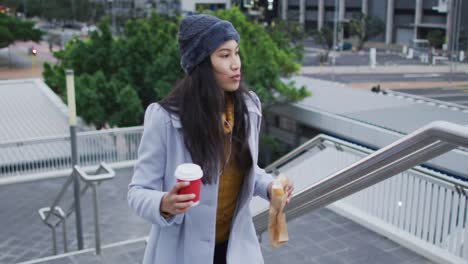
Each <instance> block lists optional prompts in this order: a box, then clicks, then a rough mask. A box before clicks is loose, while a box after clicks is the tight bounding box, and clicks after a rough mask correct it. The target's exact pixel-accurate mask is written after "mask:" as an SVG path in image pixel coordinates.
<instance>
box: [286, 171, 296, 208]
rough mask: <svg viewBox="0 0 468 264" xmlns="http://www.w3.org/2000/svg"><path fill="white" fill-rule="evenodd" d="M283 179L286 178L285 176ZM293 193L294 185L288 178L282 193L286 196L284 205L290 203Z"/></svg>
mask: <svg viewBox="0 0 468 264" xmlns="http://www.w3.org/2000/svg"><path fill="white" fill-rule="evenodd" d="M285 177H286V178H288V177H287V176H285ZM293 191H294V184H293V182H292V181H291V179H289V178H288V185H287V186H286V187H285V188H284V192H285V195H286V204H288V203H289V202H290V201H291V198H292V193H293Z"/></svg>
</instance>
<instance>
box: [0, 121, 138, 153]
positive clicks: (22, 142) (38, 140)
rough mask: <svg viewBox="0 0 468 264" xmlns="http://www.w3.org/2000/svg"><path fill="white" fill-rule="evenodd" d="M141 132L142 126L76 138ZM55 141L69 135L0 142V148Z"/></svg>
mask: <svg viewBox="0 0 468 264" xmlns="http://www.w3.org/2000/svg"><path fill="white" fill-rule="evenodd" d="M141 130H143V126H135V127H124V128H112V129H103V130H95V131H83V132H78V133H77V136H78V137H83V136H94V135H108V134H111V135H112V134H116V135H117V134H122V133H126V132H132V131H141ZM57 140H63V141H68V140H70V135H66V134H63V135H57V136H47V137H37V138H27V139H21V140H13V141H3V142H0V148H4V147H17V146H24V145H33V144H41V143H49V142H56V141H57Z"/></svg>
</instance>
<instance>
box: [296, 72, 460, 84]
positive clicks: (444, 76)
mask: <svg viewBox="0 0 468 264" xmlns="http://www.w3.org/2000/svg"><path fill="white" fill-rule="evenodd" d="M304 76H307V77H313V78H317V79H321V80H327V81H332V80H333V79H334V80H335V81H337V82H342V83H365V82H449V81H458V82H461V81H468V73H454V74H450V73H411V74H406V73H398V74H378V73H367V74H343V73H339V74H335V77H333V75H331V74H317V75H315V74H304Z"/></svg>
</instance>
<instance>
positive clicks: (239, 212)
mask: <svg viewBox="0 0 468 264" xmlns="http://www.w3.org/2000/svg"><path fill="white" fill-rule="evenodd" d="M251 95H252V98H249V97H246V99H245V100H246V105H247V108H248V113H249V119H250V136H249V146H250V150H251V152H252V157H253V164H254V168H253V169H252V170H251V171H250V172H249V173H250V174H249V176H247V178H246V179H249V180H248V181H244V184H243V187H242V190H241V194H240V195H239V199H238V204H237V208H236V210H235V214H234V217H233V221H232V225H231V233H230V238H229V245H228V249H227V263H229V264H237V263H239V264H240V263H255V264H261V263H264V262H263V257H262V254H261V251H260V246H259V242H258V240H257V237H256V234H255V229H254V225H253V222H252V215H251V212H250V209H249V204H250V201H251V199H252V197H253V196H254V195H255V196H257V195H258V196H261V197H262V198H264V199H268V197H267V186H268V184H269V183H270V182H271V181H272V180H273V178H272V176H271V175H269V174H267V173H265V171H264V170H263V169H260V168H259V167H258V166H257V165H256V164H257V157H258V143H259V131H260V124H261V117H262V115H261V105H260V101H259V99H258V97H257V96H256V95H255V94H254V93H252V92H251ZM181 128H182V126H181V123H180V120H179V118H178V116H176V115H173V114H170V113H169V112H167V111H166V110H165V109H163V108H162V107H161V106H160V105H159V104H157V103H154V104H151V105H150V106H149V107H148V108H147V110H146V113H145V120H144V131H143V136H142V139H141V143H140V148H139V150H138V161H137V163H136V165H135V171H134V175H133V179H132V181H131V183H130V185H129V191H128V203H129V206H130V207H131V208H132V209H133V210H134V211H135V212H136V213H137V214H138V215H139V216H140V217H142V218H144V219H146V220H147V221H149V222H150V223H151V224H152V228H151V232H150V235H149V241H148V244H147V246H146V250H145V255H144V259H143V263H144V264H188V263H190V264H210V263H213V255H214V247H215V225H216V207H217V191H218V184H217V183H216V184H210V185H202V188H201V193H200V203H199V204H198V205H197V206H195V207H193V208H191V209H189V210H188V211H187V212H186V213H185V214H180V215H176V216H174V217H171V218H168V219H165V218H163V217H162V216H161V215H160V211H159V206H160V204H161V198H162V197H163V195H164V194H165V193H166V192H168V191H169V190H170V189H171V188H172V187H173V185H174V184H175V181H176V180H175V177H174V171H175V169H176V167H177V165H179V164H181V163H187V162H191V161H192V160H191V156H190V154H189V152H188V150H187V149H186V147H185V145H184V140H183V135H182V130H181Z"/></svg>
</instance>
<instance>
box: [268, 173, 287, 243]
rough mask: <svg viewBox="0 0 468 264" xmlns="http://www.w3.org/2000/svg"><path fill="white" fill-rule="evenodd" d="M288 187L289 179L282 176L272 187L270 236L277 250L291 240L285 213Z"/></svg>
mask: <svg viewBox="0 0 468 264" xmlns="http://www.w3.org/2000/svg"><path fill="white" fill-rule="evenodd" d="M286 186H288V179H287V178H286V177H284V175H280V176H278V178H277V179H275V180H274V181H273V185H272V187H271V197H270V210H269V218H268V235H269V238H270V244H271V246H272V247H273V248H277V247H279V246H281V245H283V244H285V243H286V242H288V240H289V237H288V228H287V226H286V216H285V215H284V213H283V208H284V205H285V203H286V194H285V188H286Z"/></svg>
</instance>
